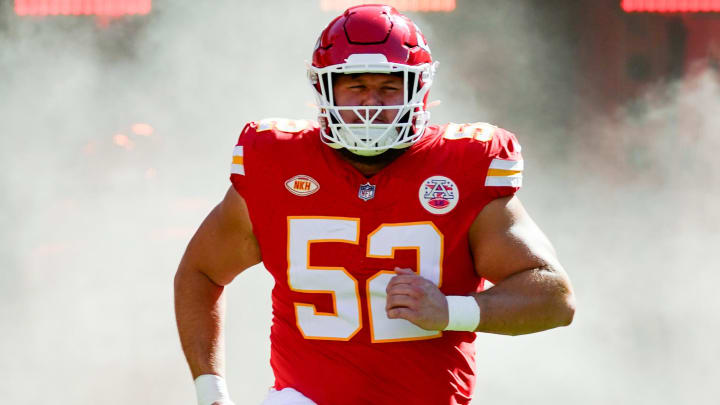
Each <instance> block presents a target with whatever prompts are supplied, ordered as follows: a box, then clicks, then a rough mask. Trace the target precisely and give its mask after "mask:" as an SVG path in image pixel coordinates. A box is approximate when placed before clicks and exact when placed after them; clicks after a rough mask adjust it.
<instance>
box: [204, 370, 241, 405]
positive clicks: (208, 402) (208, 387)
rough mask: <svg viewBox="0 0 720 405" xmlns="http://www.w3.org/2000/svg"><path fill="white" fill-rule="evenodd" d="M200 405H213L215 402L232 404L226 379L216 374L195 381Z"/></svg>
mask: <svg viewBox="0 0 720 405" xmlns="http://www.w3.org/2000/svg"><path fill="white" fill-rule="evenodd" d="M195 391H196V392H197V401H198V405H212V404H213V403H214V402H218V401H225V402H224V403H225V404H232V403H233V402H232V401H231V400H230V395H229V394H228V389H227V384H226V383H225V379H224V378H222V377H220V376H217V375H215V374H203V375H201V376H198V378H196V379H195Z"/></svg>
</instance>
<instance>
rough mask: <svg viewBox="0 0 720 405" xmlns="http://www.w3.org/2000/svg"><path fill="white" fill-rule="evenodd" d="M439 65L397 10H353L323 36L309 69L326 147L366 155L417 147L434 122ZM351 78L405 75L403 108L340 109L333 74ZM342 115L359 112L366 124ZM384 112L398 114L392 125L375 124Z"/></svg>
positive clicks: (369, 7) (372, 7)
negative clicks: (430, 106) (431, 95)
mask: <svg viewBox="0 0 720 405" xmlns="http://www.w3.org/2000/svg"><path fill="white" fill-rule="evenodd" d="M436 66H437V63H436V62H433V60H432V56H431V54H430V48H429V47H428V45H427V42H426V41H425V37H424V36H423V35H422V33H421V32H420V29H419V28H418V27H417V25H415V23H413V22H412V21H411V20H410V19H409V18H408V17H406V16H404V15H402V14H400V13H399V12H398V11H397V10H395V9H394V8H392V7H389V6H383V5H361V6H356V7H351V8H349V9H347V10H346V11H345V12H344V13H343V14H342V15H341V16H339V17H337V18H335V19H334V20H333V21H332V22H330V24H329V25H328V26H327V28H325V30H323V32H322V33H321V34H320V37H319V38H318V41H317V43H316V45H315V49H314V51H313V58H312V64H311V65H310V66H308V77H309V79H310V84H311V85H312V88H313V89H314V91H315V96H316V99H317V105H318V108H319V114H318V121H319V122H320V126H321V138H322V140H323V142H325V143H326V144H328V145H329V146H331V147H333V148H336V149H339V148H347V149H348V150H350V151H351V152H353V153H356V154H359V155H365V156H372V155H378V154H380V153H383V152H385V151H386V150H388V149H390V148H396V149H401V148H406V147H409V146H410V145H412V144H413V143H415V142H417V141H418V140H419V139H420V137H421V136H422V135H423V132H424V131H425V127H426V126H427V123H428V121H429V118H430V113H429V112H428V111H427V97H428V91H429V90H430V87H431V86H432V82H433V78H434V75H435V69H436ZM349 73H388V74H389V73H397V74H401V75H402V77H403V85H404V89H405V91H404V93H405V95H404V102H403V104H402V105H393V106H386V105H369V106H366V105H363V106H353V107H347V106H345V107H341V106H337V105H335V102H334V95H333V75H337V74H349ZM342 110H345V111H347V110H352V111H354V113H355V114H356V115H357V117H358V121H360V123H352V124H351V123H348V122H346V121H345V120H344V119H343V118H342V116H341V114H340V111H342ZM383 110H393V111H397V112H396V113H395V114H394V116H395V118H394V119H393V120H392V122H374V121H375V118H376V117H377V116H378V114H379V113H378V112H381V111H383Z"/></svg>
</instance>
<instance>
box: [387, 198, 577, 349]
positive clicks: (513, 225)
mask: <svg viewBox="0 0 720 405" xmlns="http://www.w3.org/2000/svg"><path fill="white" fill-rule="evenodd" d="M469 241H470V249H471V250H472V253H473V259H474V263H475V271H476V272H477V273H478V275H481V276H483V277H485V278H486V279H488V280H490V281H491V282H492V283H493V284H495V286H494V287H493V288H491V289H489V290H486V291H483V292H481V293H477V294H475V300H476V301H477V303H478V305H479V306H480V314H481V316H480V324H479V325H478V328H477V329H476V331H478V332H488V333H498V334H506V335H520V334H525V333H533V332H539V331H542V330H546V329H551V328H555V327H558V326H565V325H568V324H570V322H571V321H572V318H573V314H574V312H575V303H574V296H573V292H572V287H571V286H570V280H569V279H568V277H567V274H566V273H565V271H564V270H563V268H562V267H561V266H560V263H559V262H558V260H557V257H556V254H555V250H554V249H553V247H552V245H551V244H550V242H549V241H548V239H547V238H546V237H545V235H544V234H543V233H542V231H541V230H540V229H539V228H538V227H537V225H536V224H535V222H533V220H532V219H531V218H530V216H529V215H528V214H527V212H526V211H525V209H524V208H523V206H522V204H521V203H520V201H519V200H518V199H517V198H515V197H505V198H499V199H496V200H494V201H492V202H490V203H489V204H488V205H487V206H485V208H484V209H483V210H482V212H480V214H478V216H477V218H476V219H475V221H474V222H473V224H472V226H471V227H470V231H469ZM397 273H398V276H396V277H394V278H393V280H392V281H391V282H390V283H389V284H388V288H387V293H388V301H387V307H386V309H387V311H388V317H390V318H403V319H407V320H409V321H411V322H413V323H415V324H416V325H418V326H420V327H422V328H425V329H428V330H442V329H444V328H445V327H446V326H447V324H448V306H447V300H446V299H445V295H443V294H442V292H440V290H439V289H438V288H437V287H436V286H435V285H434V284H432V283H431V282H430V281H428V280H425V279H423V278H421V277H419V276H418V275H417V274H415V273H414V272H412V271H411V270H409V269H397Z"/></svg>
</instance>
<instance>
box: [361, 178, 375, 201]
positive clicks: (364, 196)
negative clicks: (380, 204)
mask: <svg viewBox="0 0 720 405" xmlns="http://www.w3.org/2000/svg"><path fill="white" fill-rule="evenodd" d="M373 197H375V185H373V184H370V182H367V183H365V184H363V185H361V186H360V189H359V190H358V198H359V199H361V200H363V201H368V200H371V199H372V198H373Z"/></svg>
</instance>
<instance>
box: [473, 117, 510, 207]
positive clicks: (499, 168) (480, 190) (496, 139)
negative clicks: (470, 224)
mask: <svg viewBox="0 0 720 405" xmlns="http://www.w3.org/2000/svg"><path fill="white" fill-rule="evenodd" d="M487 132H488V131H486V132H485V133H486V135H489V136H488V138H489V139H487V138H486V139H482V141H483V142H474V148H471V149H472V150H473V153H472V155H474V156H473V157H472V160H473V161H474V166H475V170H474V171H473V172H474V175H473V177H474V182H475V187H474V190H473V194H474V198H473V200H474V202H475V204H477V206H478V208H480V209H482V208H483V207H484V206H485V205H487V204H488V203H489V202H490V201H492V200H494V199H496V198H502V197H507V196H511V195H514V194H515V193H516V192H517V191H518V190H519V189H520V187H521V186H522V177H523V157H522V154H521V153H520V151H521V149H522V148H521V147H520V143H519V142H518V141H517V139H516V138H515V135H514V134H512V133H511V132H509V131H506V130H504V129H502V128H497V127H494V128H493V130H492V135H490V134H487ZM478 148H481V150H478Z"/></svg>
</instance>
